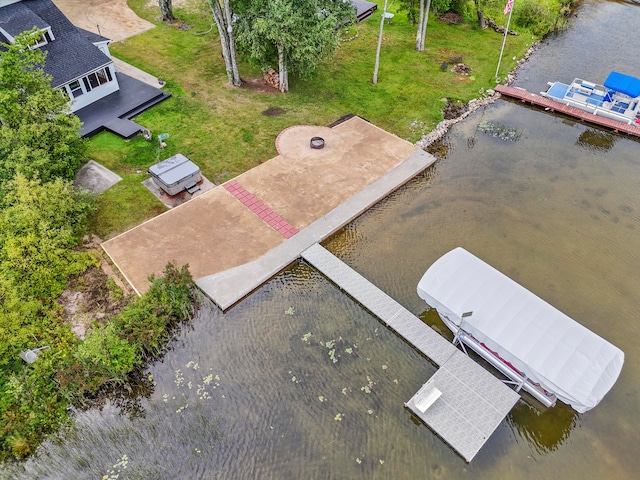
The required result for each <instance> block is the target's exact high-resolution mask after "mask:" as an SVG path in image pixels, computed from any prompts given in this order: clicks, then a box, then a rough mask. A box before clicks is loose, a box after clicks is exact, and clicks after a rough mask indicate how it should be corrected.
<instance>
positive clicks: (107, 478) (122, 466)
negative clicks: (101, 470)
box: [102, 453, 129, 480]
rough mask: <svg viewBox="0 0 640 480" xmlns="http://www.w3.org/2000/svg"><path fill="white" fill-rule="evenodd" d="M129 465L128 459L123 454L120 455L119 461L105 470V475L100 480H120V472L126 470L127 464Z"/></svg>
mask: <svg viewBox="0 0 640 480" xmlns="http://www.w3.org/2000/svg"><path fill="white" fill-rule="evenodd" d="M128 463H129V457H128V456H127V454H126V453H125V454H124V455H122V457H121V458H120V460H118V461H117V462H116V463H115V464H114V465H113V467H111V468H110V469H109V470H107V473H106V474H105V475H103V476H102V480H118V479H119V478H120V474H121V473H122V470H126V469H127V464H128Z"/></svg>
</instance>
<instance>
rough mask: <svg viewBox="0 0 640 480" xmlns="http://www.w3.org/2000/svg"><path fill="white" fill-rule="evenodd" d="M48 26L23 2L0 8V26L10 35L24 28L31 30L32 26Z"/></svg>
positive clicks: (16, 33) (18, 32)
mask: <svg viewBox="0 0 640 480" xmlns="http://www.w3.org/2000/svg"><path fill="white" fill-rule="evenodd" d="M48 26H49V24H48V23H47V22H45V21H44V20H43V19H42V18H40V16H39V15H37V14H36V13H35V12H33V10H31V9H30V8H29V7H27V6H26V5H25V4H24V3H23V2H18V3H13V4H11V5H7V6H6V7H3V8H2V9H1V10H0V28H2V29H3V30H4V31H5V32H7V33H8V34H9V35H11V36H12V37H15V36H17V35H19V34H21V33H22V32H24V31H25V30H31V29H32V28H33V27H38V28H46V27H48Z"/></svg>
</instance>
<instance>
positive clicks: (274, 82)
mask: <svg viewBox="0 0 640 480" xmlns="http://www.w3.org/2000/svg"><path fill="white" fill-rule="evenodd" d="M264 83H266V84H267V85H269V86H271V87H273V88H280V77H279V75H278V72H276V71H275V70H274V69H273V68H270V69H269V70H268V71H267V72H265V74H264Z"/></svg>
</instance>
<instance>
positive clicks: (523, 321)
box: [418, 247, 624, 413]
mask: <svg viewBox="0 0 640 480" xmlns="http://www.w3.org/2000/svg"><path fill="white" fill-rule="evenodd" d="M418 295H419V296H420V297H421V298H422V299H424V300H425V301H426V302H427V304H429V305H430V306H431V307H433V308H435V309H436V310H437V311H438V313H439V315H440V317H441V318H442V320H443V321H444V322H445V324H447V327H449V328H450V329H451V330H452V331H453V332H454V333H455V334H456V336H457V337H458V334H462V335H466V336H471V337H472V338H473V339H474V340H477V342H475V345H476V346H479V345H481V346H482V348H485V349H486V350H487V351H488V352H490V353H491V354H492V355H489V357H494V360H498V359H499V361H500V362H502V363H503V364H504V365H507V366H508V367H509V368H510V369H513V370H517V371H519V372H521V373H522V374H523V375H524V378H525V379H527V380H528V381H530V382H535V383H537V384H539V385H540V386H541V387H542V388H543V389H544V390H547V391H549V392H551V393H552V394H554V395H555V396H556V397H557V398H558V399H559V400H561V401H562V402H564V403H567V404H568V405H570V406H571V407H573V408H574V409H575V410H576V411H578V412H581V413H582V412H585V411H587V410H590V409H592V408H593V407H595V406H596V405H597V404H598V403H599V402H600V401H601V400H602V398H603V397H604V395H605V394H606V393H607V392H608V391H609V390H610V389H611V387H612V386H613V384H614V383H615V382H616V380H617V378H618V376H619V374H620V371H621V369H622V364H623V363H624V353H623V352H622V350H620V349H619V348H617V347H616V346H614V345H612V344H611V343H609V342H608V341H606V340H604V339H603V338H601V337H599V336H598V335H596V334H595V333H593V332H592V331H590V330H589V329H587V328H585V327H584V326H582V325H580V324H579V323H577V322H576V321H575V320H573V319H571V318H569V317H568V316H567V315H565V314H564V313H562V312H560V311H559V310H557V309H556V308H554V307H553V306H551V305H550V304H548V303H547V302H545V301H544V300H542V299H541V298H539V297H538V296H536V295H535V294H533V293H532V292H530V291H529V290H527V289H526V288H524V287H523V286H521V285H519V284H518V283H516V282H514V281H513V280H511V279H510V278H509V277H507V276H506V275H504V274H503V273H501V272H499V271H498V270H496V269H495V268H493V267H491V266H490V265H488V264H487V263H485V262H483V261H482V260H480V259H479V258H477V257H475V256H474V255H472V254H471V253H469V252H468V251H466V250H465V249H463V248H461V247H458V248H456V249H454V250H452V251H450V252H448V253H446V254H445V255H443V256H442V257H441V258H439V259H438V260H436V262H435V263H434V264H433V265H432V266H431V267H430V268H429V269H428V270H427V271H426V272H425V274H424V276H423V277H422V279H421V280H420V282H419V283H418ZM465 343H466V342H465ZM467 344H468V343H467ZM484 353H485V354H486V352H484ZM485 358H487V357H486V355H485ZM491 363H493V364H494V365H495V362H491ZM502 371H503V372H504V368H503V369H502Z"/></svg>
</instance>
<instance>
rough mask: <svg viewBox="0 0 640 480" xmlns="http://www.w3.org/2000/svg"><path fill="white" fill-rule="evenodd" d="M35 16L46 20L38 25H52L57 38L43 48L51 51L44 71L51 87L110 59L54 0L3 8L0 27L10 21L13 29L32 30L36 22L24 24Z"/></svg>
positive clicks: (29, 1) (25, 0)
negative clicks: (50, 79)
mask: <svg viewBox="0 0 640 480" xmlns="http://www.w3.org/2000/svg"><path fill="white" fill-rule="evenodd" d="M12 7H17V8H12ZM26 12H30V13H26ZM16 18H19V19H20V21H19V22H17V23H16V25H17V27H15V28H14V27H13V22H14V19H16ZM35 18H39V19H40V20H41V21H42V22H43V24H36V25H37V26H38V27H39V28H44V27H47V26H50V27H51V31H52V32H53V36H54V37H55V39H54V40H53V41H52V42H49V43H48V44H47V45H44V46H43V47H41V49H42V50H43V51H46V52H48V53H47V59H46V62H45V66H44V71H45V72H46V73H48V74H49V75H51V76H52V77H53V80H52V82H51V85H52V86H54V87H58V86H60V85H64V84H65V83H68V82H70V81H71V80H73V79H75V78H78V77H80V76H82V75H83V74H84V73H87V72H91V71H93V70H96V69H98V68H100V67H102V66H104V65H107V64H108V63H110V62H111V59H110V58H109V57H108V56H107V55H105V54H104V53H102V51H101V50H100V49H99V48H98V47H96V46H95V45H94V44H93V43H91V41H90V40H89V38H88V35H87V34H86V32H82V33H81V32H80V30H79V29H78V28H76V27H75V26H74V25H73V24H72V23H71V22H70V21H69V19H68V18H67V17H65V16H64V14H63V13H62V12H61V11H60V10H59V9H58V7H56V6H55V5H54V4H53V2H52V1H51V0H22V1H21V2H18V3H14V4H11V5H8V6H6V7H1V8H0V26H2V25H5V24H7V23H8V22H9V21H11V25H12V28H14V30H16V29H17V28H23V30H22V31H24V30H31V28H33V25H31V26H27V27H24V25H28V24H29V23H31V21H32V20H33V19H35ZM5 22H7V23H5ZM3 28H4V26H3ZM5 30H6V29H5ZM7 31H8V30H7ZM18 33H20V32H18ZM11 34H12V35H14V34H13V33H11ZM15 35H17V33H16V34H15Z"/></svg>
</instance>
